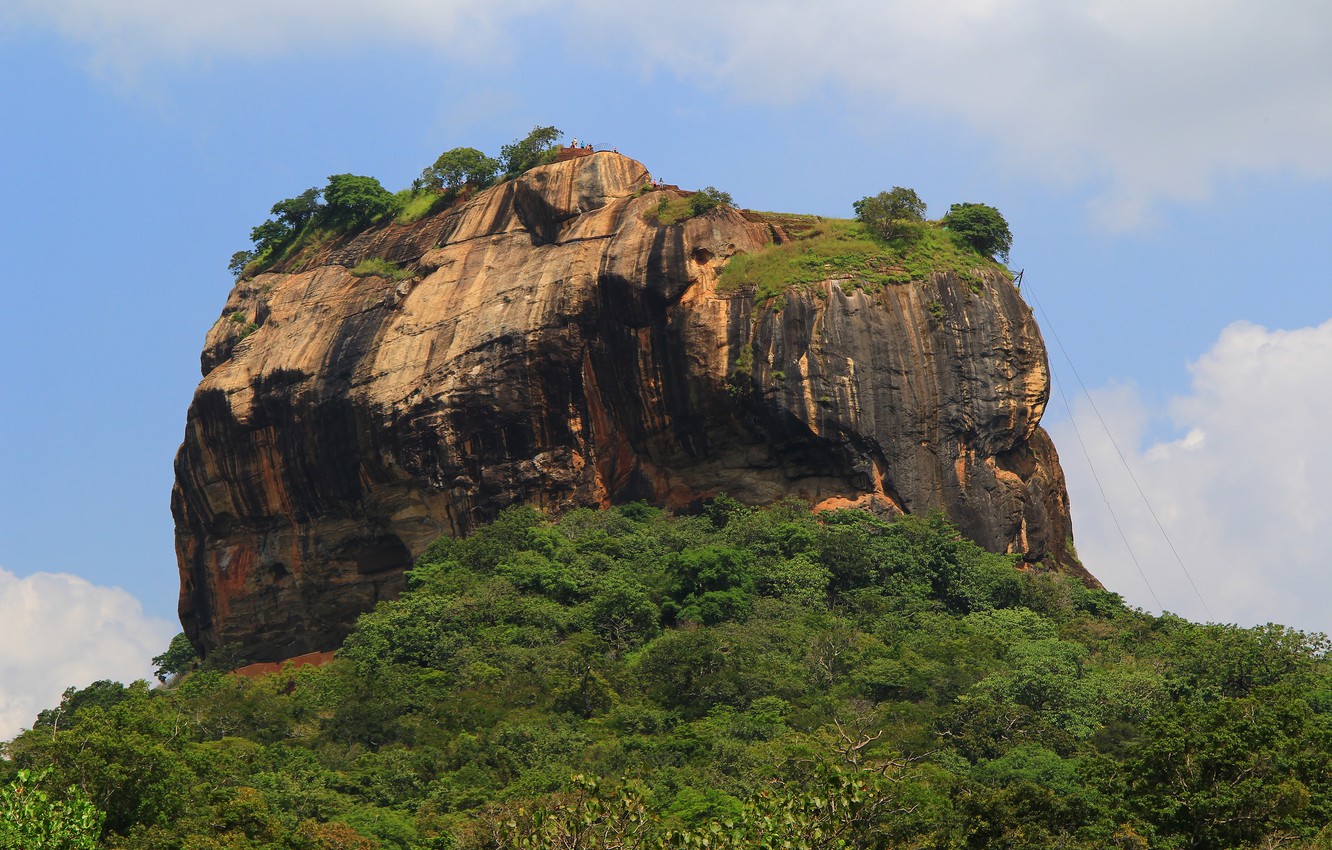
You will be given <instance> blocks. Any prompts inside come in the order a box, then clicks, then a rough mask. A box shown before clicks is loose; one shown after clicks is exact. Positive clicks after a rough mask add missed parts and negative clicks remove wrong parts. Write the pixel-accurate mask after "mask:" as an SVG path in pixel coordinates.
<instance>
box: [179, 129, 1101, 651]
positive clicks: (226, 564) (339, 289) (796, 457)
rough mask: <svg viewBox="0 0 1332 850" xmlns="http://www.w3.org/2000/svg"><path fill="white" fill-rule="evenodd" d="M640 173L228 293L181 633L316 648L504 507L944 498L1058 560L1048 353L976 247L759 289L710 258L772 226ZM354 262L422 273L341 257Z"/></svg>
mask: <svg viewBox="0 0 1332 850" xmlns="http://www.w3.org/2000/svg"><path fill="white" fill-rule="evenodd" d="M647 181H648V175H647V172H646V170H645V169H644V167H643V166H642V165H641V164H639V163H637V162H635V161H633V160H631V159H628V158H626V157H623V156H620V155H618V154H613V153H598V154H595V155H592V156H586V157H580V158H576V159H571V160H569V161H565V162H559V163H556V164H554V165H549V166H543V167H541V168H537V169H534V170H532V171H529V172H528V173H527V174H525V175H524V176H523V177H521V178H519V179H517V180H513V181H510V182H507V183H504V184H502V185H500V186H498V187H496V188H493V189H490V190H488V191H485V192H482V193H480V194H478V195H477V196H475V197H474V198H471V199H470V200H468V201H467V202H465V203H462V204H459V205H457V206H455V207H454V208H453V209H451V210H449V211H448V212H445V213H442V214H440V215H437V216H434V217H431V218H428V219H425V220H422V221H420V222H418V223H415V224H411V225H390V226H386V227H379V228H374V229H371V230H368V231H366V232H363V233H360V234H358V235H356V236H354V237H349V238H347V239H344V240H342V241H340V242H338V243H335V244H332V245H328V246H325V247H323V248H321V249H319V250H318V251H316V252H315V253H313V254H311V255H308V256H305V257H303V258H302V259H301V260H300V261H299V262H293V263H289V264H288V265H287V266H286V267H283V268H280V269H278V270H276V271H274V272H271V273H266V274H260V275H258V276H256V277H254V278H252V279H247V280H242V281H240V282H239V283H238V284H237V285H236V287H235V289H234V290H233V291H232V292H231V295H230V297H229V298H228V300H227V305H226V308H225V309H224V310H223V313H222V317H221V318H219V320H218V322H217V323H216V324H215V325H214V326H213V328H212V330H211V331H210V332H209V334H208V339H207V344H206V346H205V349H204V353H203V371H204V379H203V382H202V383H201V384H200V385H199V389H198V392H197V394H196V395H195V399H194V403H193V404H192V405H191V407H190V411H189V418H188V422H187V425H186V433H185V441H184V445H183V446H182V447H181V449H180V453H179V455H178V457H177V459H176V486H175V490H174V492H173V494H172V510H173V513H174V515H175V520H176V546H177V554H178V557H179V563H180V574H181V599H180V614H181V620H182V622H183V624H184V626H185V630H186V633H187V634H188V635H189V636H190V638H191V639H192V640H193V641H194V642H195V643H196V644H197V645H199V646H201V647H203V648H204V649H205V650H210V649H214V648H216V647H218V646H220V645H224V644H239V645H240V650H241V652H242V654H243V655H244V656H245V657H247V658H249V659H250V660H255V661H260V660H273V659H279V658H283V657H288V656H292V655H296V654H299V653H303V652H308V651H312V650H321V649H328V648H330V647H332V646H335V645H336V644H337V642H338V641H339V640H340V638H341V637H342V636H343V635H344V634H345V633H346V632H347V630H348V629H349V628H350V625H351V624H352V622H353V620H354V618H355V615H356V614H357V613H359V612H362V611H365V610H367V609H369V608H370V607H372V606H373V605H374V603H375V601H376V600H378V599H382V598H385V597H391V596H393V595H394V594H396V593H398V592H399V590H400V589H401V588H402V586H403V571H404V568H406V567H407V566H409V564H410V562H411V560H412V558H413V557H414V556H415V555H416V554H418V553H419V552H420V551H421V550H422V548H423V547H424V546H426V545H427V544H428V543H429V542H430V541H431V540H432V539H434V538H435V537H437V536H439V535H441V534H459V533H463V532H466V531H468V530H469V529H471V528H473V527H474V526H475V525H476V524H477V523H479V522H484V521H486V520H488V519H489V518H491V517H493V516H494V515H495V514H496V513H497V512H498V511H499V510H500V509H502V508H503V507H504V506H505V505H508V504H511V503H514V502H530V503H534V504H536V505H539V506H542V507H543V508H547V509H550V510H561V509H565V508H569V507H573V506H576V505H592V506H596V505H609V504H613V503H618V502H625V501H632V500H638V499H646V500H648V501H650V502H653V503H656V504H662V505H667V506H671V507H677V508H683V507H687V506H690V505H693V504H695V503H697V502H699V501H700V500H703V499H706V498H708V497H711V496H713V495H715V494H718V493H722V492H725V493H729V494H731V495H732V496H735V497H737V498H739V499H741V500H743V501H747V502H751V503H760V502H768V501H771V500H775V499H778V498H780V497H782V496H786V495H792V494H793V495H797V496H801V497H804V498H806V499H808V500H810V501H811V502H813V503H817V504H826V505H851V504H858V505H862V506H867V507H872V508H875V509H878V510H881V511H887V512H899V511H909V512H919V511H924V510H929V509H934V508H942V509H943V510H945V511H946V512H947V513H948V515H949V516H950V517H951V518H952V519H953V520H954V521H955V522H956V523H958V525H959V526H960V527H961V528H962V529H963V530H964V532H965V533H966V534H968V535H969V536H971V537H972V538H974V539H975V540H977V541H978V542H979V543H981V544H982V545H984V546H986V547H988V548H990V549H992V550H995V551H1007V552H1017V553H1022V554H1023V556H1024V557H1025V559H1026V560H1027V561H1028V562H1037V561H1044V562H1045V563H1046V564H1047V565H1060V566H1063V567H1066V568H1070V569H1074V570H1078V571H1080V570H1081V567H1080V566H1079V565H1077V564H1076V561H1074V560H1073V559H1072V558H1071V556H1069V555H1067V554H1066V540H1067V539H1069V538H1070V537H1071V529H1070V522H1069V516H1068V510H1067V496H1066V493H1065V489H1064V481H1063V475H1062V473H1061V471H1060V469H1059V463H1058V459H1057V457H1056V455H1055V451H1054V446H1053V445H1052V444H1051V443H1050V440H1049V438H1048V437H1047V436H1046V435H1045V433H1044V432H1043V431H1042V430H1041V429H1040V428H1039V427H1038V422H1039V420H1040V417H1041V413H1042V411H1043V409H1044V406H1045V402H1046V398H1047V393H1048V386H1049V383H1048V369H1047V365H1046V357H1045V349H1044V346H1043V344H1042V341H1041V337H1040V333H1039V331H1038V330H1037V327H1036V324H1035V322H1034V321H1033V320H1032V316H1031V312H1030V310H1028V308H1027V306H1026V305H1025V304H1024V303H1023V302H1022V300H1021V299H1020V298H1019V297H1018V295H1017V293H1016V292H1015V291H1014V288H1013V286H1012V284H1011V283H1010V282H1009V281H1008V279H1007V278H1006V277H1005V276H1004V275H1003V274H1002V273H1001V272H1000V271H999V270H998V269H992V270H990V271H988V272H982V273H981V276H980V281H981V285H980V286H976V285H975V283H974V281H973V282H972V283H971V284H970V285H969V284H966V283H963V282H961V281H959V280H957V279H956V278H955V277H954V276H952V275H948V274H936V275H933V276H930V277H929V278H928V279H926V280H921V281H915V282H912V283H909V284H902V285H896V286H889V287H887V288H886V289H884V290H882V291H880V292H878V293H875V294H866V293H864V292H853V293H852V294H846V293H844V292H843V289H842V288H841V287H840V286H838V285H836V284H835V283H831V282H829V283H824V284H822V285H818V286H814V287H810V288H808V289H807V291H802V292H794V291H793V292H791V293H789V294H788V295H787V296H786V300H785V306H784V307H782V308H781V309H773V308H772V307H771V306H769V305H758V306H757V307H756V305H755V303H754V297H753V295H752V294H751V293H746V292H738V293H730V294H727V293H722V292H718V289H717V280H718V274H719V272H720V270H721V268H722V267H723V265H724V264H725V263H726V261H727V259H728V258H730V257H731V256H733V255H735V254H736V253H737V252H755V251H759V250H762V249H763V248H764V247H765V246H767V245H769V244H771V243H772V242H773V241H774V240H777V241H781V240H783V239H785V238H787V237H786V235H785V233H784V232H783V231H782V230H781V228H780V227H777V226H775V225H772V224H769V223H766V222H764V221H755V220H751V219H753V218H755V217H754V216H749V217H748V218H747V217H746V216H745V215H742V214H741V213H740V212H738V211H736V210H733V209H729V208H725V207H721V208H717V209H714V210H712V211H711V212H708V213H706V214H704V215H702V216H699V217H696V218H693V219H690V220H687V221H685V222H682V223H680V224H675V225H670V226H659V225H658V224H656V223H653V221H652V220H651V219H650V217H645V215H644V213H648V212H650V211H652V210H655V209H656V207H657V203H658V201H659V198H660V195H659V194H658V192H656V191H643V190H644V189H645V187H646V184H647ZM369 257H381V258H386V259H388V260H390V261H393V262H396V263H398V264H401V266H403V267H405V268H408V269H411V270H414V271H415V272H416V276H415V277H413V278H412V279H410V280H407V281H403V282H397V283H395V282H391V281H388V280H385V279H383V278H380V277H374V276H368V277H357V276H353V275H352V274H351V273H350V272H349V269H351V268H352V267H354V266H356V265H357V263H359V262H360V261H362V260H364V259H366V258H369ZM1082 574H1083V575H1084V576H1085V573H1082ZM1087 578H1088V579H1089V580H1090V577H1089V576H1087Z"/></svg>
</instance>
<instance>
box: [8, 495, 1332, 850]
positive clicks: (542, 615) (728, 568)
mask: <svg viewBox="0 0 1332 850" xmlns="http://www.w3.org/2000/svg"><path fill="white" fill-rule="evenodd" d="M1014 567H1015V564H1014V561H1013V559H1012V558H1009V557H1006V556H1000V555H994V554H989V553H987V552H984V551H983V550H981V549H979V548H978V547H976V546H975V545H973V544H971V543H970V542H968V541H966V540H964V539H962V538H961V537H960V536H959V535H958V534H957V533H956V532H955V530H954V529H953V528H952V527H951V526H950V525H949V524H948V523H947V522H946V521H944V520H943V519H941V518H939V517H907V518H903V519H901V520H899V521H897V522H893V523H886V522H883V521H881V520H879V519H876V518H874V517H872V516H870V515H867V514H864V513H859V512H851V511H838V512H832V513H824V514H820V515H817V516H816V515H814V514H812V513H811V512H810V511H809V509H808V507H807V506H806V505H804V504H803V503H798V502H794V503H792V502H787V503H781V504H778V505H775V506H773V507H770V508H767V509H750V508H745V507H742V506H740V505H739V504H737V503H735V502H733V501H731V500H728V499H720V500H718V501H717V502H716V503H714V504H713V505H712V506H711V507H710V508H709V509H708V510H707V511H706V512H705V513H703V514H701V515H698V516H688V517H675V516H670V515H667V514H665V513H663V512H661V511H658V510H656V509H652V508H648V507H645V506H643V505H631V506H627V507H622V508H616V509H612V510H607V511H601V512H597V511H590V510H578V511H573V512H571V513H568V514H566V515H565V516H563V517H562V518H560V519H559V520H556V521H552V520H550V519H547V518H546V517H543V516H542V515H541V514H539V513H537V512H536V511H534V510H531V509H528V508H521V507H518V508H512V509H510V510H509V511H507V512H506V513H504V514H503V515H502V516H501V517H500V518H499V519H498V521H496V522H495V523H494V524H492V525H490V526H488V527H486V528H483V529H482V530H480V531H479V532H477V533H476V534H474V535H472V536H471V537H469V538H467V539H465V540H459V541H451V540H447V539H446V540H441V541H439V542H438V543H436V544H435V545H433V546H432V547H431V548H430V549H429V550H428V551H427V552H426V553H425V554H424V555H423V556H422V558H421V559H420V560H419V562H418V564H417V567H416V569H415V570H414V571H413V572H412V573H411V574H410V587H411V589H410V590H409V591H408V592H407V593H406V594H405V595H404V596H403V597H402V598H401V599H399V600H398V601H395V602H388V603H383V604H381V605H380V606H379V607H378V608H377V609H376V610H375V611H374V612H372V613H369V614H366V615H364V616H363V617H362V618H361V619H360V621H359V623H358V626H357V628H356V631H355V632H354V633H353V634H352V635H351V637H350V638H348V640H347V641H346V642H345V644H344V646H343V647H342V649H341V651H340V652H339V657H338V660H336V661H335V662H333V663H331V664H329V665H326V666H324V667H320V668H309V667H307V668H302V669H299V670H287V671H285V672H282V673H278V674H273V675H270V676H267V677H264V678H260V679H257V680H251V679H247V678H242V677H238V676H234V675H229V674H225V673H222V672H218V671H215V670H212V671H210V670H206V669H202V670H198V671H195V672H192V673H188V674H186V675H183V676H181V677H179V678H177V679H176V680H175V681H174V682H173V684H172V686H171V687H169V688H165V689H157V690H153V689H150V688H149V687H148V686H147V685H146V684H145V683H142V682H140V683H136V684H132V685H129V686H121V685H118V684H115V683H111V682H102V683H97V684H95V685H93V686H91V687H89V688H86V689H83V690H81V691H74V690H71V691H69V692H68V693H67V694H66V696H65V699H64V700H63V701H62V703H61V705H60V706H58V707H57V708H54V709H52V710H50V711H47V712H44V713H43V714H42V715H41V717H40V718H39V719H38V721H37V723H36V725H35V728H34V729H33V730H32V731H29V732H25V733H24V734H22V735H20V736H19V737H18V738H17V739H16V740H14V741H13V742H11V743H10V744H8V745H7V747H6V754H7V755H8V757H9V760H8V761H4V762H0V785H4V784H5V783H11V784H9V787H8V790H7V791H3V792H0V807H3V806H4V805H6V803H11V804H12V803H13V802H14V801H15V800H21V799H27V800H32V799H33V795H34V793H40V794H44V795H45V797H44V798H43V799H44V800H45V801H46V802H44V803H42V806H44V807H45V809H46V815H47V816H49V817H50V818H51V819H52V820H53V822H54V821H55V820H59V819H60V818H62V817H64V815H63V814H62V812H65V813H78V815H79V817H82V818H83V819H84V820H83V823H84V827H83V832H82V834H83V835H84V836H85V837H87V838H88V840H87V843H82V844H80V843H72V841H71V842H70V843H64V844H55V843H52V844H40V843H32V844H28V845H24V844H22V843H17V844H5V843H4V841H5V839H4V838H3V837H0V846H5V847H9V846H26V847H30V848H39V847H46V846H50V847H57V846H59V847H85V846H86V847H93V846H100V847H108V848H146V850H153V849H154V848H162V849H163V850H165V848H191V849H192V850H205V848H208V849H209V850H211V849H212V848H234V850H241V849H242V848H246V850H248V849H249V848H286V849H288V850H306V848H377V847H380V848H519V847H528V848H573V847H579V848H621V847H623V848H632V847H639V848H659V847H661V848H664V847H679V848H684V847H690V848H694V847H711V848H742V847H744V848H752V847H797V848H799V847H810V848H812V847H818V848H834V847H858V848H871V847H872V848H888V847H892V848H909V847H919V848H926V847H928V848H991V847H1005V848H1049V847H1063V848H1089V850H1090V848H1097V850H1101V849H1102V848H1107V847H1119V848H1146V847H1154V848H1238V847H1255V848H1256V847H1275V846H1283V847H1326V846H1332V835H1329V834H1327V831H1326V830H1324V832H1323V833H1320V832H1319V830H1320V829H1321V828H1322V827H1323V825H1324V824H1326V823H1328V822H1329V821H1332V763H1330V762H1332V678H1330V677H1329V671H1328V666H1327V662H1326V660H1325V651H1326V648H1327V645H1326V641H1325V640H1324V639H1323V638H1322V637H1321V636H1315V635H1307V634H1303V633H1300V632H1296V631H1292V630H1289V629H1285V628H1282V627H1279V626H1266V627H1262V628H1256V629H1241V628H1237V627H1234V626H1223V625H1199V624H1194V623H1190V622H1187V621H1185V620H1182V619H1180V618H1178V617H1174V616H1169V615H1167V616H1162V617H1154V616H1150V615H1148V614H1145V613H1143V612H1141V611H1136V610H1133V609H1130V608H1128V607H1126V606H1124V605H1123V604H1122V602H1121V601H1120V600H1119V598H1118V597H1116V596H1115V595H1114V594H1111V593H1108V592H1105V591H1100V590H1091V589H1088V588H1087V587H1085V586H1083V585H1081V584H1079V583H1077V582H1075V581H1073V580H1071V579H1069V578H1067V577H1063V576H1059V575H1055V574H1049V573H1041V572H1031V571H1027V572H1024V571H1019V570H1017V569H1015V568H1014ZM205 666H207V665H205ZM19 771H29V772H25V773H22V774H20V773H19ZM15 789H20V790H21V791H23V792H24V793H26V794H27V796H26V797H24V796H23V795H22V794H20V793H18V792H17V791H16V790H15ZM60 806H63V807H65V808H64V809H59V807H60ZM89 806H90V807H92V810H91V811H94V812H95V813H96V814H97V815H98V817H91V816H90V814H89V811H90V810H89V808H88V807H89ZM53 807H54V809H53ZM0 811H3V808H0ZM53 811H54V813H53ZM101 815H104V821H102V820H101V819H100V816H101ZM70 816H71V817H72V816H73V815H72V814H71V815H70ZM30 817H32V818H35V817H36V815H30ZM30 822H33V823H35V822H36V821H35V820H33V821H30ZM7 828H8V829H11V830H12V829H14V827H12V825H11V826H9V827H5V826H0V836H4V835H6V833H5V832H3V830H5V829H7ZM75 833H78V830H75ZM94 833H95V834H94ZM9 834H10V835H11V836H12V835H13V834H14V833H13V832H12V831H11V833H9Z"/></svg>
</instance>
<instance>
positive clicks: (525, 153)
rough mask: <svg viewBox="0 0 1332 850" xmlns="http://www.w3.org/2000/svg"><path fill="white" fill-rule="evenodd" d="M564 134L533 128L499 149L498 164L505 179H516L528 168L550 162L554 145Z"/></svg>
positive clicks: (552, 128)
mask: <svg viewBox="0 0 1332 850" xmlns="http://www.w3.org/2000/svg"><path fill="white" fill-rule="evenodd" d="M563 136H564V133H562V132H560V131H559V130H557V129H556V128H554V127H540V126H537V127H533V128H532V132H530V133H528V134H527V135H526V136H524V137H523V138H521V139H517V140H515V141H513V142H510V143H509V144H507V145H504V146H503V147H501V148H500V164H501V166H502V167H503V168H504V175H505V176H506V177H517V176H518V175H519V174H522V173H523V172H524V171H526V170H528V169H529V168H535V167H536V166H538V165H544V164H545V163H548V162H551V161H553V159H554V156H555V143H556V142H558V141H559V140H560V139H561V138H562V137H563Z"/></svg>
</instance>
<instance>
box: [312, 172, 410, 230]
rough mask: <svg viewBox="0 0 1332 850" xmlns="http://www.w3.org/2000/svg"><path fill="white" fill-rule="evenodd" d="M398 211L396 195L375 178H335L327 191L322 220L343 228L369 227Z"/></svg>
mask: <svg viewBox="0 0 1332 850" xmlns="http://www.w3.org/2000/svg"><path fill="white" fill-rule="evenodd" d="M393 211H394V197H393V193H392V192H390V191H389V190H387V189H385V188H384V187H383V186H382V185H380V182H379V181H378V180H376V179H375V178H373V177H362V176H360V175H357V174H334V175H331V176H330V177H329V178H328V185H327V186H325V187H324V209H323V213H322V217H323V218H324V220H325V221H327V222H328V223H329V224H332V225H335V226H341V227H356V226H360V225H366V224H370V223H371V222H373V221H374V220H375V219H378V218H382V217H384V216H386V215H389V214H390V213H392V212H393Z"/></svg>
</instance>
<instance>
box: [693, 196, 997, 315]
mask: <svg viewBox="0 0 1332 850" xmlns="http://www.w3.org/2000/svg"><path fill="white" fill-rule="evenodd" d="M761 215H762V216H763V218H764V219H765V220H767V221H769V222H772V223H774V224H779V225H781V226H782V227H783V229H785V230H786V232H787V234H788V235H789V236H791V241H790V242H786V243H783V244H780V245H777V244H774V245H770V246H769V247H768V248H766V249H765V250H763V251H760V252H758V253H754V254H737V255H736V256H734V257H732V258H731V260H730V262H728V263H727V264H726V267H725V268H724V269H722V273H721V278H720V279H719V281H718V287H717V288H718V290H719V291H721V292H736V291H740V290H743V289H752V290H753V291H754V299H755V301H756V302H760V303H761V302H764V301H767V300H769V299H773V298H777V297H779V296H781V295H782V293H784V292H786V290H788V289H790V288H792V287H795V288H801V287H809V286H812V285H814V284H817V283H821V282H823V281H834V282H836V283H838V284H839V285H840V286H841V287H842V289H843V290H844V291H850V290H854V289H862V290H865V291H867V292H877V291H878V290H880V289H882V288H883V287H885V286H888V285H891V284H904V283H910V282H912V281H917V280H925V279H926V278H927V277H928V276H929V275H931V274H934V273H942V272H952V273H953V274H956V275H957V276H958V277H959V278H960V279H962V280H964V281H966V282H968V283H971V284H972V285H973V287H977V286H979V283H980V275H981V273H982V272H983V271H985V270H989V269H1001V268H1002V267H1001V266H999V265H998V264H997V263H995V262H994V260H992V259H990V258H988V257H982V256H981V255H980V254H978V253H976V252H975V251H974V250H972V249H971V248H969V247H968V246H966V245H963V244H959V243H958V242H957V241H956V240H955V239H954V238H953V236H952V234H950V233H949V232H948V231H947V230H944V229H943V228H941V227H939V226H938V225H937V224H936V223H934V222H926V223H923V224H922V226H921V227H920V228H918V229H917V230H915V231H914V232H913V233H912V234H911V235H910V236H909V237H904V238H899V239H894V240H892V241H885V240H883V239H881V238H879V237H877V236H875V235H874V234H873V233H872V232H871V231H870V230H869V229H868V228H866V227H865V225H863V224H862V223H860V222H859V221H855V220H854V219H838V218H821V217H818V216H797V215H789V214H776V213H762V214H761Z"/></svg>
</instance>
